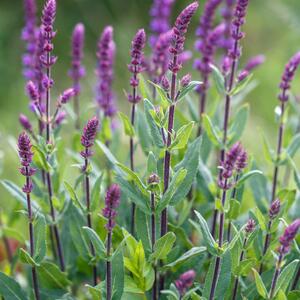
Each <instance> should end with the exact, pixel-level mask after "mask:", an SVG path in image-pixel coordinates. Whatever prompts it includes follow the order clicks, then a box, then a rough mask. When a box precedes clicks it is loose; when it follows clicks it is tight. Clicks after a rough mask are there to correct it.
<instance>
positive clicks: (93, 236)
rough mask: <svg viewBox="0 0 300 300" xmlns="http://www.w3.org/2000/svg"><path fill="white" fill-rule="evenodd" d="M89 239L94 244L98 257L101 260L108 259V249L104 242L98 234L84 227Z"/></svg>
mask: <svg viewBox="0 0 300 300" xmlns="http://www.w3.org/2000/svg"><path fill="white" fill-rule="evenodd" d="M82 229H83V232H84V233H85V235H86V237H87V239H88V240H89V241H90V242H91V243H92V244H93V246H94V249H95V253H96V257H98V258H99V259H101V258H104V257H106V248H105V245H104V243H103V242H102V240H101V239H100V238H99V236H98V235H97V233H96V232H95V231H94V230H93V229H92V228H89V227H87V226H83V227H82Z"/></svg>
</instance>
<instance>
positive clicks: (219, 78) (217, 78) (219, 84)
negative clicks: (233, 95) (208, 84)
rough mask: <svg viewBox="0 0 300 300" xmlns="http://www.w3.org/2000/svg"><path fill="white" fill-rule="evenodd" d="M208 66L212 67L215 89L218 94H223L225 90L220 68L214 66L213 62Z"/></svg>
mask: <svg viewBox="0 0 300 300" xmlns="http://www.w3.org/2000/svg"><path fill="white" fill-rule="evenodd" d="M210 67H211V69H212V75H213V79H214V82H215V84H216V87H217V90H218V92H219V94H220V95H225V94H226V90H225V79H224V76H223V75H222V73H221V72H220V70H219V69H218V68H217V67H216V66H214V65H213V64H210Z"/></svg>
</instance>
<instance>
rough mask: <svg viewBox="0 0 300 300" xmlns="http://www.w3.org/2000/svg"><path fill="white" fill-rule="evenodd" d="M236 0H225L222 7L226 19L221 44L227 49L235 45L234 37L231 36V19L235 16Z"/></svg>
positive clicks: (222, 13)
mask: <svg viewBox="0 0 300 300" xmlns="http://www.w3.org/2000/svg"><path fill="white" fill-rule="evenodd" d="M235 3H236V0H225V6H224V7H223V8H222V11H221V15H222V17H223V19H224V25H225V30H224V38H223V40H222V41H221V43H220V46H221V47H222V48H224V49H226V50H227V51H228V50H229V49H231V47H232V45H233V39H232V37H231V21H232V18H233V16H234V6H235Z"/></svg>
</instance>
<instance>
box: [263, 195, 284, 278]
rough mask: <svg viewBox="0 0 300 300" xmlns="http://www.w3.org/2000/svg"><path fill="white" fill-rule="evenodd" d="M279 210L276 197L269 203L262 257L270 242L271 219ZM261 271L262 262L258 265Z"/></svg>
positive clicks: (278, 202)
mask: <svg viewBox="0 0 300 300" xmlns="http://www.w3.org/2000/svg"><path fill="white" fill-rule="evenodd" d="M279 212H280V200H279V199H276V200H274V201H273V202H272V203H271V205H270V209H269V222H268V227H267V234H266V237H265V242H264V248H263V252H262V257H264V256H265V254H266V253H267V251H268V248H269V244H270V238H271V227H272V224H273V220H274V219H275V218H276V217H277V216H278V214H279ZM262 271H263V263H262V262H261V264H260V267H259V274H261V273H262Z"/></svg>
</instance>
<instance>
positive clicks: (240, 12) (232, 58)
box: [212, 0, 249, 236]
mask: <svg viewBox="0 0 300 300" xmlns="http://www.w3.org/2000/svg"><path fill="white" fill-rule="evenodd" d="M248 2H249V0H238V1H237V4H236V8H235V12H234V16H235V18H234V19H233V21H232V26H233V29H232V33H231V36H232V38H233V40H234V42H233V45H232V47H231V49H230V50H229V51H228V59H227V61H228V60H229V62H230V72H229V74H228V76H227V77H228V78H227V80H226V92H227V93H226V99H225V110H224V121H223V122H224V123H223V148H222V150H221V152H220V161H221V162H223V161H224V159H225V149H226V143H227V134H228V123H229V115H230V104H231V96H230V92H231V91H232V89H233V84H234V78H235V73H236V69H237V65H238V60H239V58H240V56H241V47H240V40H241V39H242V38H243V37H244V35H245V34H244V33H243V32H241V28H242V25H243V24H244V23H245V17H246V12H247V6H248ZM221 177H222V170H220V171H219V179H220V178H221ZM217 217H218V211H217V210H216V209H215V211H214V216H213V224H212V235H213V236H215V228H216V221H217Z"/></svg>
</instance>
